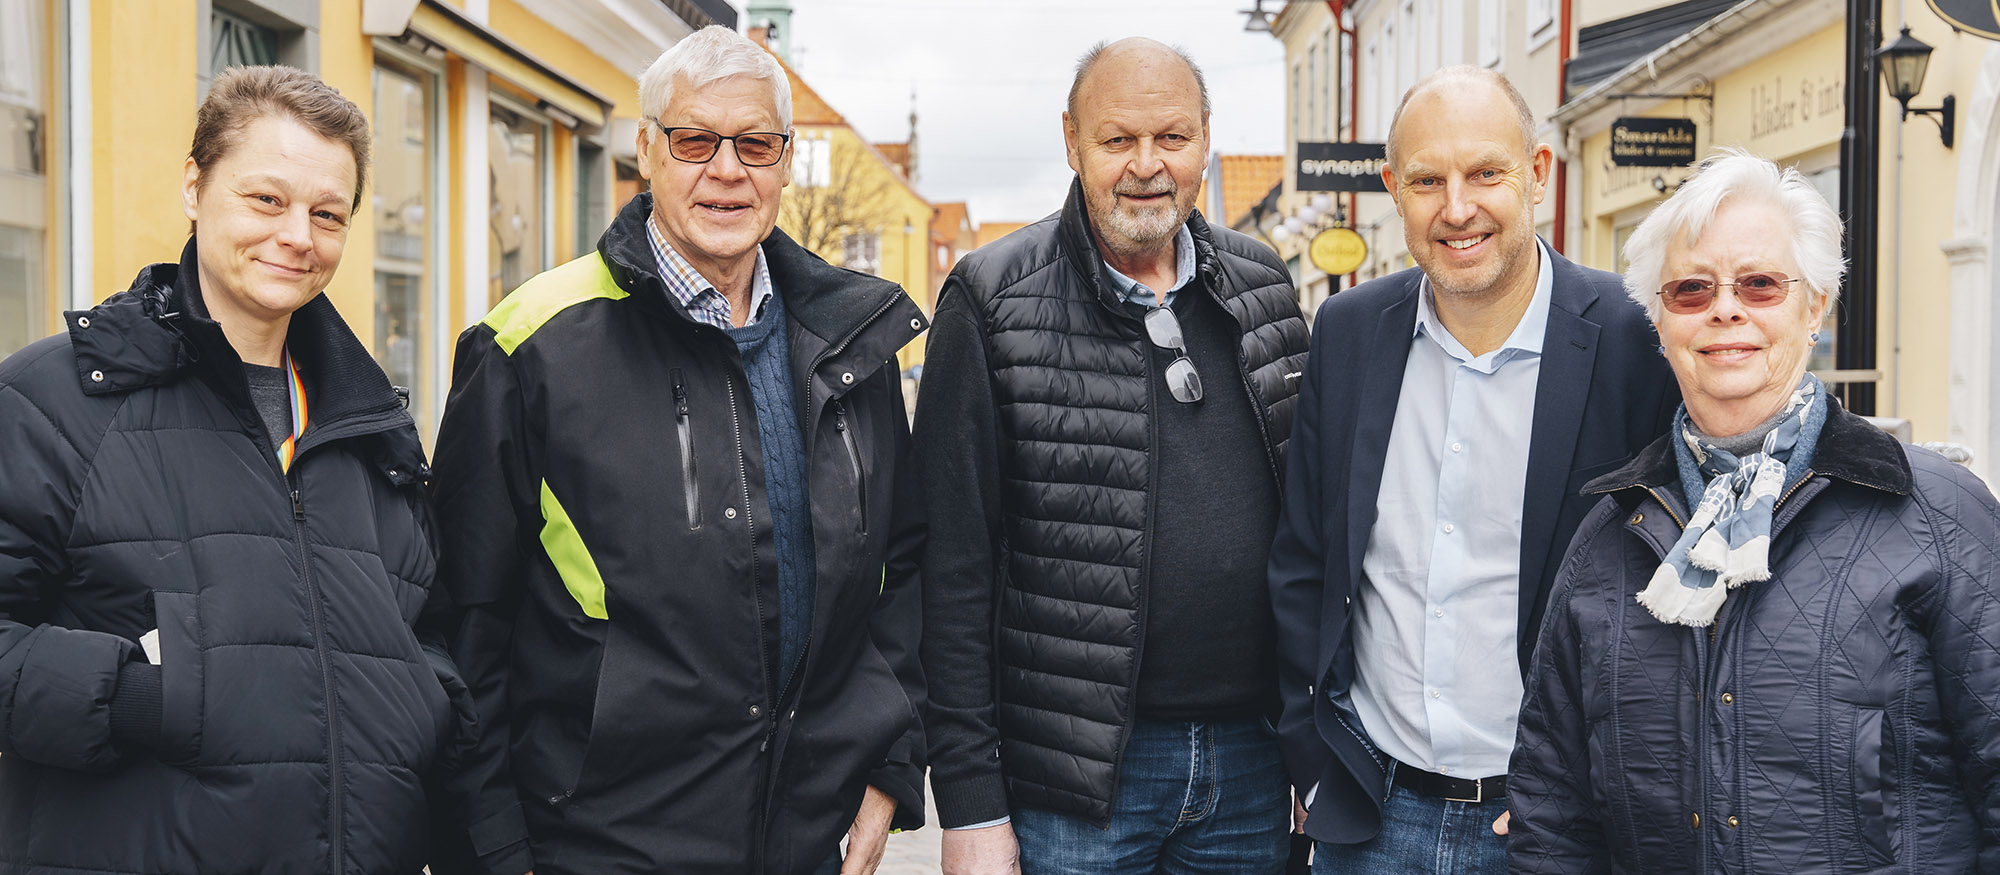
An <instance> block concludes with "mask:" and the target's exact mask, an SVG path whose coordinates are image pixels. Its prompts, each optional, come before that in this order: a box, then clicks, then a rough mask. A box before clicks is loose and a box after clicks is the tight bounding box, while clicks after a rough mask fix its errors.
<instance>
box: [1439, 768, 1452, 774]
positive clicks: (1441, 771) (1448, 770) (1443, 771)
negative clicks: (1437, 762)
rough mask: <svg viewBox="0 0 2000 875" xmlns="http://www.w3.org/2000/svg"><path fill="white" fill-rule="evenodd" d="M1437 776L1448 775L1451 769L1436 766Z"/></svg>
mask: <svg viewBox="0 0 2000 875" xmlns="http://www.w3.org/2000/svg"><path fill="white" fill-rule="evenodd" d="M1438 774H1440V775H1449V774H1451V767H1450V766H1438Z"/></svg>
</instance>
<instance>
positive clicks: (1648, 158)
mask: <svg viewBox="0 0 2000 875" xmlns="http://www.w3.org/2000/svg"><path fill="white" fill-rule="evenodd" d="M1611 163H1613V164H1616V165H1619V166H1623V167H1679V166H1681V165H1684V164H1692V163H1694V122H1693V121H1690V120H1688V119H1684V118H1632V117H1628V118H1621V119H1618V120H1617V121H1614V122H1612V123H1611Z"/></svg>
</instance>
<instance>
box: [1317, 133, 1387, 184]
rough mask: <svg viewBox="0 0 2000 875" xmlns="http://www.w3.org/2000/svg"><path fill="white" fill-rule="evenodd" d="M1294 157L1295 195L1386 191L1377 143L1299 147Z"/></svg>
mask: <svg viewBox="0 0 2000 875" xmlns="http://www.w3.org/2000/svg"><path fill="white" fill-rule="evenodd" d="M1297 153H1298V159H1297V163H1296V164H1294V165H1293V169H1294V170H1295V171H1297V172H1296V174H1295V180H1294V185H1293V188H1294V189H1295V190H1297V191H1388V189H1387V188H1384V187H1383V185H1382V165H1383V164H1386V163H1388V162H1387V161H1386V160H1385V159H1384V157H1383V151H1382V144H1381V143H1300V144H1298V150H1297Z"/></svg>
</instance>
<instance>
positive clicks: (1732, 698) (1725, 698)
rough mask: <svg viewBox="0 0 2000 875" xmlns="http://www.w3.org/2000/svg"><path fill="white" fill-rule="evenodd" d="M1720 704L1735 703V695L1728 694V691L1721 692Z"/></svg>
mask: <svg viewBox="0 0 2000 875" xmlns="http://www.w3.org/2000/svg"><path fill="white" fill-rule="evenodd" d="M1722 704H1724V705H1734V704H1736V697H1735V696H1733V695H1730V694H1728V693H1723V694H1722Z"/></svg>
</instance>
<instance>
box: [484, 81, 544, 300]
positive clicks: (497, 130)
mask: <svg viewBox="0 0 2000 875" xmlns="http://www.w3.org/2000/svg"><path fill="white" fill-rule="evenodd" d="M486 135H487V136H486V159H487V168H488V178H489V180H490V181H491V183H492V192H491V206H490V207H489V209H488V217H487V249H486V252H487V258H488V259H489V263H488V274H487V282H488V288H489V292H488V300H487V303H488V304H489V305H491V304H498V303H500V299H501V298H504V297H506V296H507V293H508V292H511V291H513V290H514V289H516V288H518V287H519V286H520V285H521V284H522V283H524V282H527V281H528V278H529V277H532V276H534V275H535V274H538V273H541V272H542V271H543V270H546V269H547V268H548V257H549V255H548V248H549V241H550V237H549V219H548V203H549V200H548V189H549V183H548V173H549V168H548V164H549V162H548V152H549V147H548V143H549V123H548V122H547V121H546V120H544V119H543V118H542V117H541V116H539V115H537V114H535V113H533V112H530V111H528V110H526V109H524V108H519V107H516V106H515V105H513V104H511V103H509V102H505V101H502V100H498V99H496V100H494V101H493V106H492V114H491V116H490V117H489V121H488V123H487V127H486Z"/></svg>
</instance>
